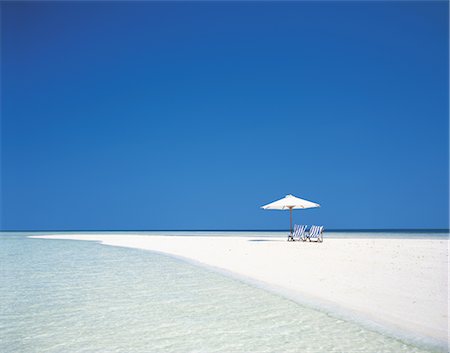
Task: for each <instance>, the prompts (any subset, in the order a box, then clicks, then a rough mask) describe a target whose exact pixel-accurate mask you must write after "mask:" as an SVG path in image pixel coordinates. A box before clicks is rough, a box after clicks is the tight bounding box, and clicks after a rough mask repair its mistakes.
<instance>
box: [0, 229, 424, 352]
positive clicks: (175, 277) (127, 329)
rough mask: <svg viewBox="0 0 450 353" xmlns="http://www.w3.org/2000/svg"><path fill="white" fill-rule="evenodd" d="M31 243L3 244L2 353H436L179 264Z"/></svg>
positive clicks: (91, 246)
mask: <svg viewBox="0 0 450 353" xmlns="http://www.w3.org/2000/svg"><path fill="white" fill-rule="evenodd" d="M25 234H30V233H25ZM25 234H3V235H1V236H0V262H1V264H2V271H1V277H0V309H1V311H0V313H1V317H0V352H4V353H8V352H24V353H27V352H130V353H133V352H314V353H316V352H377V353H381V352H431V351H432V350H427V349H425V348H424V347H422V348H420V347H415V346H413V345H410V344H407V343H405V342H402V341H400V340H398V339H395V338H391V337H388V336H385V335H382V334H380V333H377V332H374V331H370V330H368V329H366V328H363V327H362V326H359V325H358V324H356V323H353V322H348V321H344V320H340V319H337V318H334V317H332V316H329V315H327V314H326V313H323V312H319V311H316V310H313V309H310V308H307V307H304V306H302V305H299V304H297V303H294V302H292V301H290V300H287V299H284V298H282V297H280V296H277V295H275V294H271V293H269V292H266V291H264V290H262V289H258V288H254V287H252V286H249V285H247V284H244V283H242V282H240V281H238V280H235V279H232V278H228V277H226V276H223V275H221V274H218V273H215V272H212V271H210V270H208V269H204V268H200V267H197V266H194V265H192V264H188V263H185V262H183V261H180V260H178V259H173V258H171V257H167V256H163V255H159V254H154V253H152V252H147V251H142V250H136V249H127V248H116V247H109V246H105V245H101V244H98V243H96V242H83V241H66V240H43V239H30V238H27V237H26V236H25Z"/></svg>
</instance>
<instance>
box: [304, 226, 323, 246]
mask: <svg viewBox="0 0 450 353" xmlns="http://www.w3.org/2000/svg"><path fill="white" fill-rule="evenodd" d="M308 239H309V241H317V242H319V243H321V242H323V227H318V226H313V227H311V230H310V231H309V234H308Z"/></svg>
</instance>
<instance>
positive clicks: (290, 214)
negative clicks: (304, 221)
mask: <svg viewBox="0 0 450 353" xmlns="http://www.w3.org/2000/svg"><path fill="white" fill-rule="evenodd" d="M289 218H290V224H291V226H290V228H289V230H290V232H291V236H292V207H289Z"/></svg>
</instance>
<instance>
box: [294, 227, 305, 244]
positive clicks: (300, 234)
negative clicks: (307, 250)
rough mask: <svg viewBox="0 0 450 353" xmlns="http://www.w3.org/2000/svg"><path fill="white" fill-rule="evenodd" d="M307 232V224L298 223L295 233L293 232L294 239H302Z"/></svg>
mask: <svg viewBox="0 0 450 353" xmlns="http://www.w3.org/2000/svg"><path fill="white" fill-rule="evenodd" d="M305 233H306V226H303V225H302V226H297V225H296V230H295V231H294V234H293V239H294V241H300V240H303V239H305ZM303 241H304V240H303Z"/></svg>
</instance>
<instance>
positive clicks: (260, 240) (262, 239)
mask: <svg viewBox="0 0 450 353" xmlns="http://www.w3.org/2000/svg"><path fill="white" fill-rule="evenodd" d="M247 241H258V242H259V241H282V240H281V239H280V240H278V239H249V240H247ZM284 241H286V240H284Z"/></svg>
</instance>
